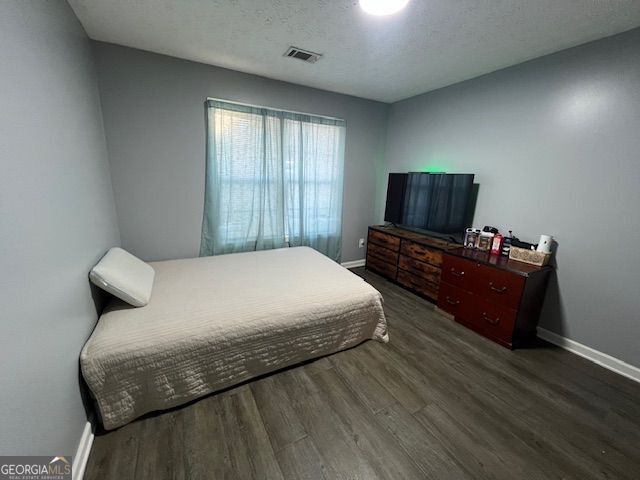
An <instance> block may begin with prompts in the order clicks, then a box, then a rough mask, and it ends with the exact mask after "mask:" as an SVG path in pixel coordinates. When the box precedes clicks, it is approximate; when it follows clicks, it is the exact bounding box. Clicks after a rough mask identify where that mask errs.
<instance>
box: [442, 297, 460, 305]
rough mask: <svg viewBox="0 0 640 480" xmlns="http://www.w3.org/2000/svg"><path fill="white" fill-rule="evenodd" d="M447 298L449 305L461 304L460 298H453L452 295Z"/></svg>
mask: <svg viewBox="0 0 640 480" xmlns="http://www.w3.org/2000/svg"><path fill="white" fill-rule="evenodd" d="M445 300H446V301H447V303H448V304H449V305H459V304H460V300H451V297H449V296H448V297H447V298H446V299H445Z"/></svg>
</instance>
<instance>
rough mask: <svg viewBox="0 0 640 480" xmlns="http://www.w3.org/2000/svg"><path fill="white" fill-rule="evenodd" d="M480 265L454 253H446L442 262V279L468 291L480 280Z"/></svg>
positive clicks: (472, 289)
mask: <svg viewBox="0 0 640 480" xmlns="http://www.w3.org/2000/svg"><path fill="white" fill-rule="evenodd" d="M478 267H479V265H478V264H477V263H475V262H472V261H469V260H463V259H461V258H458V257H454V256H452V255H445V256H444V261H443V263H442V281H443V282H446V283H448V284H450V285H453V286H456V287H460V288H462V289H463V290H466V291H468V292H472V291H474V286H475V285H476V284H477V283H478V282H479V281H480V275H479V268H478Z"/></svg>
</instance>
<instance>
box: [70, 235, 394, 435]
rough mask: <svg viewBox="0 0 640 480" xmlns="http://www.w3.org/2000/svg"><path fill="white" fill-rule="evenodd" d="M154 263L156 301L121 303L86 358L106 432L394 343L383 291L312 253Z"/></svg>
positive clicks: (105, 317) (101, 325) (103, 320)
mask: <svg viewBox="0 0 640 480" xmlns="http://www.w3.org/2000/svg"><path fill="white" fill-rule="evenodd" d="M151 265H152V266H153V268H154V269H155V272H156V275H155V282H154V286H153V292H152V295H151V300H150V301H149V304H148V305H146V306H145V307H141V308H134V307H131V306H129V305H127V304H126V303H124V302H122V301H121V300H118V299H114V300H113V301H112V302H111V303H110V304H109V305H108V306H107V308H106V309H105V311H104V313H103V314H102V315H101V317H100V319H99V320H98V323H97V325H96V328H95V330H94V331H93V333H92V334H91V337H90V338H89V340H88V341H87V343H86V344H85V346H84V348H83V349H82V352H81V355H80V364H81V369H82V374H83V376H84V378H85V380H86V382H87V384H88V386H89V388H90V390H91V392H92V394H93V396H94V398H95V400H96V402H97V405H98V408H99V410H100V412H99V413H100V416H101V418H102V423H103V425H104V427H105V429H107V430H109V429H113V428H116V427H119V426H121V425H124V424H125V423H128V422H130V421H131V420H133V419H135V418H136V417H139V416H141V415H143V414H145V413H148V412H152V411H156V410H163V409H167V408H171V407H175V406H178V405H181V404H183V403H185V402H188V401H191V400H193V399H195V398H198V397H200V396H203V395H206V394H209V393H211V392H214V391H216V390H220V389H224V388H226V387H229V386H232V385H234V384H238V383H240V382H243V381H245V380H247V379H250V378H252V377H255V376H258V375H262V374H265V373H268V372H271V371H274V370H277V369H280V368H283V367H287V366H290V365H293V364H296V363H299V362H302V361H305V360H308V359H312V358H315V357H319V356H322V355H327V354H330V353H334V352H337V351H339V350H342V349H345V348H348V347H351V346H354V345H357V344H359V343H361V342H363V341H364V340H367V339H376V340H380V341H383V342H386V341H388V335H387V327H386V321H385V317H384V312H383V309H382V297H381V295H380V293H379V292H378V291H377V290H375V289H374V288H373V287H372V286H371V285H369V284H368V283H366V282H365V281H364V280H362V279H361V278H360V277H358V276H357V275H354V274H353V273H351V272H349V271H348V270H347V269H345V268H343V267H341V266H340V265H338V264H337V263H335V262H333V261H332V260H329V259H328V258H327V257H325V256H323V255H321V254H320V253H318V252H316V251H314V250H312V249H310V248H307V247H297V248H284V249H278V250H268V251H261V252H250V253H237V254H230V255H221V256H216V257H203V258H193V259H185V260H170V261H164V262H154V263H151Z"/></svg>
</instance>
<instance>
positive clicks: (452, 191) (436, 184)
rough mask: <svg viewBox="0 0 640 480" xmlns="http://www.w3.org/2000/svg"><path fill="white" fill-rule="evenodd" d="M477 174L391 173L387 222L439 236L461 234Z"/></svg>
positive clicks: (386, 213) (388, 189)
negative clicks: (440, 234) (438, 234)
mask: <svg viewBox="0 0 640 480" xmlns="http://www.w3.org/2000/svg"><path fill="white" fill-rule="evenodd" d="M473 178H474V175H473V174H467V173H421V172H412V173H390V174H389V184H388V188H387V204H386V209H385V217H384V219H385V221H387V222H391V223H395V224H396V225H400V226H405V227H410V228H417V229H421V230H428V231H431V232H437V233H446V234H452V233H456V234H461V233H462V232H463V231H464V229H465V227H467V226H468V225H466V224H465V223H466V221H467V214H468V213H469V212H468V209H469V201H470V198H471V191H472V189H473Z"/></svg>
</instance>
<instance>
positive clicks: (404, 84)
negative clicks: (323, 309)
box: [69, 0, 640, 102]
mask: <svg viewBox="0 0 640 480" xmlns="http://www.w3.org/2000/svg"><path fill="white" fill-rule="evenodd" d="M69 3H70V4H71V6H72V8H73V9H74V11H75V12H76V15H77V16H78V18H79V19H80V21H81V22H82V24H83V25H84V27H85V29H86V31H87V33H88V35H89V36H90V37H91V38H93V39H95V40H101V41H105V42H111V43H116V44H119V45H125V46H129V47H134V48H139V49H143V50H148V51H152V52H157V53H163V54H166V55H171V56H175V57H179V58H185V59H189V60H195V61H198V62H203V63H209V64H212V65H219V66H222V67H226V68H231V69H233V70H239V71H242V72H248V73H254V74H257V75H262V76H265V77H269V78H275V79H278V80H285V81H289V82H293V83H298V84H301V85H308V86H311V87H317V88H322V89H325V90H331V91H335V92H340V93H346V94H350V95H356V96H359V97H364V98H370V99H374V100H381V101H384V102H393V101H396V100H400V99H404V98H407V97H410V96H413V95H416V94H419V93H423V92H426V91H429V90H434V89H436V88H439V87H443V86H445V85H450V84H452V83H456V82H459V81H461V80H466V79H469V78H473V77H476V76H478V75H482V74H484V73H488V72H491V71H494V70H498V69H500V68H504V67H507V66H509V65H514V64H516V63H520V62H523V61H525V60H529V59H532V58H535V57H539V56H541V55H545V54H548V53H552V52H555V51H558V50H562V49H564V48H568V47H572V46H575V45H579V44H581V43H585V42H588V41H590V40H595V39H598V38H602V37H605V36H609V35H612V34H615V33H619V32H622V31H625V30H629V29H631V28H634V27H637V26H640V0H411V1H410V2H409V5H408V6H407V8H406V9H405V10H403V11H401V12H400V13H397V14H395V15H393V16H390V17H373V16H369V15H367V14H365V13H364V12H362V10H361V9H360V7H359V6H358V2H357V0H344V1H343V0H272V1H266V0H180V1H178V0H135V1H131V0H69ZM289 45H294V46H297V47H300V48H304V49H307V50H311V51H313V52H318V53H321V54H323V58H322V59H321V60H320V61H318V62H317V63H315V64H309V63H305V62H302V61H299V60H294V59H291V58H286V57H283V56H282V55H283V53H284V51H285V50H286V49H287V47H288V46H289Z"/></svg>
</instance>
